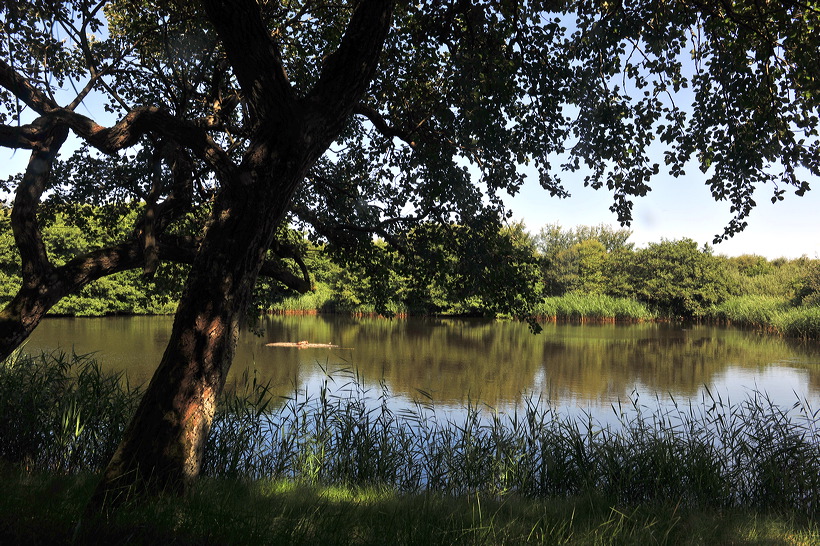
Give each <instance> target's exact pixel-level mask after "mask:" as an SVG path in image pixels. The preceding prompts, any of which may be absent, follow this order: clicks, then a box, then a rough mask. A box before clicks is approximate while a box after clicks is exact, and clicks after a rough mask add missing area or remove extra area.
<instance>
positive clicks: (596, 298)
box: [533, 292, 655, 322]
mask: <svg viewBox="0 0 820 546" xmlns="http://www.w3.org/2000/svg"><path fill="white" fill-rule="evenodd" d="M533 314H534V315H535V316H537V317H540V318H542V319H545V320H559V321H577V322H587V321H599V322H602V321H634V322H641V321H645V320H652V319H653V318H655V315H654V314H653V313H652V312H651V311H650V310H649V308H647V307H646V306H645V305H644V304H642V303H641V302H639V301H636V300H632V299H627V298H615V297H612V296H607V295H603V294H593V295H589V294H581V293H574V292H571V293H569V294H565V295H563V296H554V297H548V298H544V300H543V301H542V302H541V303H540V304H538V305H537V306H536V307H535V309H534V310H533Z"/></svg>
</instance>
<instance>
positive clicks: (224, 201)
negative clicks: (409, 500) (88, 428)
mask: <svg viewBox="0 0 820 546" xmlns="http://www.w3.org/2000/svg"><path fill="white" fill-rule="evenodd" d="M204 4H205V8H206V12H207V13H208V16H209V19H211V21H212V23H213V24H214V26H215V28H216V30H217V33H218V34H219V37H220V39H221V40H222V42H223V45H224V46H225V49H226V52H227V55H228V59H229V60H230V62H231V64H232V65H233V68H234V71H235V74H236V76H237V79H238V81H239V84H240V86H241V87H242V90H243V96H244V98H245V101H246V104H245V106H246V109H247V111H248V112H249V113H250V119H251V124H252V126H253V133H252V137H251V144H250V146H249V148H248V150H247V151H246V152H245V154H244V157H243V161H242V164H241V165H240V166H238V167H237V168H235V169H232V168H222V169H220V170H219V171H218V175H219V177H220V184H221V189H220V191H219V194H218V197H217V200H216V203H215V205H214V209H213V212H212V214H211V218H210V220H209V225H208V227H207V230H206V234H205V237H204V239H203V242H202V245H201V246H200V249H199V252H198V254H197V257H196V259H195V261H194V264H193V267H192V269H191V273H190V274H189V277H188V282H187V285H186V287H185V291H184V294H183V297H182V300H181V301H180V305H179V307H178V309H177V313H176V316H175V319H174V326H173V330H172V333H171V339H170V341H169V343H168V347H167V348H166V350H165V353H164V354H163V357H162V360H161V361H160V364H159V367H158V368H157V371H156V372H155V374H154V376H153V378H152V379H151V382H150V383H149V385H148V388H147V390H146V393H145V396H144V398H143V400H142V401H141V403H140V405H139V407H138V409H137V411H136V415H135V416H134V418H133V420H132V421H131V423H130V424H129V426H128V428H127V430H126V432H125V437H124V438H123V440H122V442H121V443H120V445H119V447H118V448H117V451H116V453H115V454H114V457H113V458H112V459H111V462H110V463H109V465H108V467H107V469H106V470H105V473H104V476H103V478H102V480H101V481H100V484H99V485H98V487H97V489H96V490H95V492H94V495H93V497H92V499H91V502H90V503H89V506H88V511H89V512H94V511H98V510H100V509H107V508H109V507H112V506H115V505H117V504H118V503H120V502H122V501H123V500H125V499H127V498H128V497H130V496H132V495H141V494H144V493H156V492H160V491H173V492H179V491H182V490H184V489H185V487H186V486H187V485H188V484H190V483H191V481H192V480H193V479H194V478H196V477H197V475H198V474H199V470H200V467H201V465H202V458H203V451H204V446H205V442H206V439H207V436H208V433H209V431H210V427H211V422H212V420H213V415H214V412H215V409H216V400H217V397H218V396H219V394H220V393H221V391H222V387H223V385H224V383H225V378H226V376H227V372H228V369H229V367H230V365H231V362H232V360H233V355H234V349H235V345H236V340H237V337H238V335H239V325H240V321H241V320H242V318H243V317H244V315H245V313H246V312H247V308H248V303H249V301H250V298H251V294H252V290H253V286H254V283H255V282H256V278H257V276H258V274H259V270H260V267H261V266H262V262H263V259H264V254H265V252H266V250H267V249H268V248H270V245H271V242H272V239H273V237H274V234H275V231H276V229H277V227H279V225H280V224H281V222H282V221H283V219H284V217H285V214H286V212H287V211H288V210H289V208H290V206H291V201H292V197H293V195H294V193H295V191H296V189H297V187H298V186H299V185H300V184H301V183H302V181H303V180H304V177H305V175H306V173H307V171H308V169H309V168H310V167H311V166H312V165H313V163H315V161H316V160H317V159H318V158H319V157H320V156H321V155H322V154H323V153H324V152H325V150H327V148H328V147H329V146H330V144H331V143H332V141H333V140H334V139H335V138H336V136H337V135H338V134H339V132H340V131H341V130H342V128H343V127H344V123H345V120H347V118H348V117H349V116H350V115H351V114H352V112H353V108H354V106H355V105H356V104H357V103H358V102H359V101H360V99H361V97H362V95H363V93H364V92H365V90H366V89H367V86H368V85H369V82H370V80H371V79H372V77H373V75H374V73H375V70H376V66H377V64H378V59H379V56H380V53H381V47H382V44H383V43H384V40H385V39H386V37H387V31H388V29H389V28H390V21H391V18H392V9H393V1H392V0H363V1H362V2H360V3H359V4H358V5H357V7H356V9H355V11H354V13H353V15H352V16H351V19H350V22H349V24H348V28H347V30H346V31H345V35H344V36H343V38H342V41H341V44H340V46H339V48H338V49H337V51H336V53H334V54H333V55H332V56H331V58H329V59H328V61H327V63H326V65H325V67H324V70H323V71H322V74H321V76H320V78H319V81H318V82H317V84H316V86H315V87H314V89H313V90H312V91H311V92H310V93H308V94H307V95H306V96H305V97H303V98H299V97H297V96H296V94H295V92H294V91H293V89H292V88H291V86H290V83H289V82H288V81H287V76H286V75H285V72H284V69H283V68H282V63H281V56H280V53H279V49H278V45H277V44H276V42H275V41H274V40H273V39H272V38H271V36H270V34H269V33H268V31H267V30H266V29H265V26H264V24H263V23H262V17H261V14H260V12H259V6H258V4H257V3H256V2H255V1H254V0H234V1H231V2H227V1H226V0H206V1H205V2H204Z"/></svg>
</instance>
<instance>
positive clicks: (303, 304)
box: [267, 283, 408, 315]
mask: <svg viewBox="0 0 820 546" xmlns="http://www.w3.org/2000/svg"><path fill="white" fill-rule="evenodd" d="M387 310H388V311H389V312H391V313H393V314H395V315H406V314H407V313H408V310H407V308H406V307H404V306H403V305H401V304H398V303H395V302H390V303H389V305H388V309H387ZM267 311H268V312H269V313H273V314H283V315H287V314H315V313H349V314H352V315H376V314H378V313H377V311H376V306H375V305H373V304H368V303H356V304H354V303H351V302H347V301H341V300H340V299H339V298H338V295H337V294H336V293H335V292H334V291H333V289H331V287H329V286H328V285H326V284H322V283H318V284H317V285H316V289H315V290H313V291H311V292H307V293H305V294H298V295H294V296H288V297H286V298H283V299H282V300H281V301H278V302H276V303H274V304H273V305H271V306H270V307H269V308H268V309H267Z"/></svg>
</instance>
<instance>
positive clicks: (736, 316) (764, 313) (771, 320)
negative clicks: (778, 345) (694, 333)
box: [707, 296, 820, 339]
mask: <svg viewBox="0 0 820 546" xmlns="http://www.w3.org/2000/svg"><path fill="white" fill-rule="evenodd" d="M707 316H708V317H709V318H711V319H712V320H716V321H718V322H721V323H724V324H734V325H738V326H747V327H752V328H760V329H763V330H767V331H770V332H772V333H776V334H780V335H784V336H788V337H795V338H803V339H818V338H820V307H817V306H798V307H795V306H793V305H791V303H789V301H788V300H786V299H783V298H777V297H771V296H740V297H736V298H731V299H728V300H726V301H725V302H723V303H721V304H719V305H715V306H713V307H712V308H711V309H709V312H708V315H707Z"/></svg>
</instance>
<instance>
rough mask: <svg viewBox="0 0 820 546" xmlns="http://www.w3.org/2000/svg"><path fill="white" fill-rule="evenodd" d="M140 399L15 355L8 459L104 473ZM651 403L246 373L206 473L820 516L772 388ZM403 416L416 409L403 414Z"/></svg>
mask: <svg viewBox="0 0 820 546" xmlns="http://www.w3.org/2000/svg"><path fill="white" fill-rule="evenodd" d="M138 396H139V391H138V389H135V388H133V387H130V386H128V385H127V383H126V382H125V381H124V378H123V377H122V376H116V375H114V376H112V375H106V374H104V373H102V372H101V371H100V368H99V367H98V366H97V365H96V364H95V363H94V361H93V359H91V358H89V357H87V356H85V357H84V356H77V355H70V356H69V355H66V354H64V353H56V354H53V355H40V356H39V357H24V356H17V357H15V358H12V359H9V360H7V361H6V362H5V363H4V364H3V365H2V367H0V404H2V405H1V406H0V409H1V410H2V411H1V412H0V415H2V416H3V418H2V419H0V459H2V460H5V461H7V462H12V463H14V464H16V465H22V466H23V467H25V468H29V469H42V470H46V471H49V472H58V473H77V472H86V471H90V472H96V471H99V470H100V469H101V468H102V466H103V465H104V464H105V463H106V462H107V459H108V457H109V456H110V455H111V453H112V452H113V450H114V448H115V446H116V442H117V441H118V439H119V437H120V434H121V433H122V430H123V428H124V426H125V424H126V422H127V420H128V419H129V417H130V414H131V412H132V411H133V408H134V402H135V400H136V399H137V397H138ZM653 402H655V403H654V404H650V405H649V406H647V405H645V404H644V401H643V400H641V399H640V398H639V397H637V396H636V397H635V398H634V399H632V400H630V401H628V402H627V403H625V404H624V405H622V406H621V405H619V406H616V407H613V411H614V416H615V419H614V421H613V423H610V424H604V423H600V422H598V421H596V420H595V419H593V418H592V417H591V416H589V415H584V416H582V417H580V418H577V417H570V416H567V415H563V414H562V413H561V412H560V411H559V410H558V409H557V408H555V407H553V406H552V405H551V404H550V402H549V401H548V400H542V399H538V398H530V399H526V400H525V402H524V403H523V404H522V405H521V406H519V407H517V408H514V409H512V410H510V411H508V412H503V413H502V412H497V411H494V410H492V409H491V408H487V407H483V406H479V405H475V404H469V405H467V406H466V407H464V408H462V411H460V412H455V413H454V412H443V411H440V410H437V409H436V407H435V405H434V404H433V403H432V402H431V401H430V400H429V399H428V398H425V397H424V396H423V395H421V396H420V400H419V401H416V402H415V403H414V404H409V405H408V404H405V405H404V406H400V405H398V404H397V400H396V399H395V398H394V397H393V396H392V395H391V394H390V392H389V389H388V388H387V386H386V385H385V384H383V383H381V384H378V385H374V386H371V387H368V386H366V385H365V383H364V382H363V381H362V379H361V378H360V377H358V376H357V375H356V373H355V371H352V370H345V371H341V372H336V373H333V374H327V375H326V377H325V382H324V384H323V386H322V387H321V389H320V390H319V392H318V393H316V394H315V395H306V394H305V393H304V392H301V391H299V390H295V391H294V393H293V394H292V395H291V396H289V397H286V398H281V397H276V396H272V395H271V394H270V391H269V389H268V388H267V386H266V385H265V384H263V383H261V382H259V381H257V380H255V379H254V378H253V377H246V379H245V381H244V382H240V384H239V385H236V386H235V387H234V388H232V389H230V390H229V392H227V393H226V394H225V395H224V396H223V398H222V400H221V402H220V405H219V410H218V412H217V416H216V419H215V422H214V428H213V432H212V434H211V436H210V438H209V440H208V445H207V449H206V458H205V464H204V468H203V473H204V474H205V475H206V476H213V477H224V478H241V479H251V480H256V479H263V478H264V479H272V480H287V481H291V482H297V483H303V484H308V485H312V486H319V485H321V486H344V487H354V488H368V487H370V488H373V487H375V488H379V489H385V490H390V491H395V492H398V493H405V494H415V493H421V492H426V493H430V492H433V493H437V494H444V495H479V496H482V497H486V498H496V499H503V498H506V497H507V496H509V495H514V496H517V497H528V498H556V497H564V498H576V497H578V496H579V495H604V496H605V497H606V498H611V499H616V500H617V502H621V503H627V504H645V503H671V504H672V505H681V506H689V507H700V508H704V507H705V508H721V509H723V508H730V507H746V508H748V507H751V508H761V509H775V510H788V511H791V512H796V513H801V514H806V515H809V516H816V515H817V514H818V511H819V510H820V428H819V427H820V417H819V416H818V412H817V411H814V410H813V409H812V408H811V407H809V405H808V404H807V403H806V402H804V401H803V402H801V401H796V402H795V404H794V406H793V407H790V408H781V407H778V406H777V405H775V404H774V403H772V402H771V400H769V399H768V398H767V396H766V395H765V393H761V392H754V393H752V394H751V395H750V396H749V397H748V398H746V399H744V400H742V401H739V402H730V401H728V400H723V399H722V398H721V397H720V396H713V395H712V394H709V393H708V392H707V394H705V395H704V398H703V399H702V400H700V401H699V402H698V403H693V404H690V405H677V404H672V405H670V406H668V407H671V408H672V409H667V410H657V409H648V408H650V407H661V406H662V404H660V400H655V401H653ZM399 407H403V408H404V409H397V408H399Z"/></svg>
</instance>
